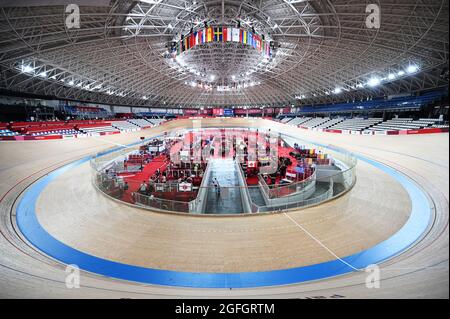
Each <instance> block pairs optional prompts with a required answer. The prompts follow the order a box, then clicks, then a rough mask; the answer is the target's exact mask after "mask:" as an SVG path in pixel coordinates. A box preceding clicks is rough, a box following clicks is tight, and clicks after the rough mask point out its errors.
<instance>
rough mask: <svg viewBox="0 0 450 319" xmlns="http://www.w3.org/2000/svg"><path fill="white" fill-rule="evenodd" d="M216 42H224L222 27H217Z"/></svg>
mask: <svg viewBox="0 0 450 319" xmlns="http://www.w3.org/2000/svg"><path fill="white" fill-rule="evenodd" d="M214 41H215V42H222V27H217V28H216V29H215V31H214Z"/></svg>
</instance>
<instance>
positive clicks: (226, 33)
mask: <svg viewBox="0 0 450 319" xmlns="http://www.w3.org/2000/svg"><path fill="white" fill-rule="evenodd" d="M222 33H223V34H222V41H223V42H227V40H228V28H225V27H224V28H223V31H222Z"/></svg>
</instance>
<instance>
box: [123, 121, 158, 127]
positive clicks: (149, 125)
mask: <svg viewBox="0 0 450 319" xmlns="http://www.w3.org/2000/svg"><path fill="white" fill-rule="evenodd" d="M128 122H130V123H133V124H134V125H137V126H139V127H140V128H147V127H152V126H153V124H152V123H150V122H149V121H147V120H146V119H129V120H128Z"/></svg>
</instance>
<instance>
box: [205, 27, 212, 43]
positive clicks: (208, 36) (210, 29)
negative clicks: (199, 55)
mask: <svg viewBox="0 0 450 319" xmlns="http://www.w3.org/2000/svg"><path fill="white" fill-rule="evenodd" d="M207 32H208V34H207V36H206V42H211V41H213V28H212V27H209V28H208V31H207Z"/></svg>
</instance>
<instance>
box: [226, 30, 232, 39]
mask: <svg viewBox="0 0 450 319" xmlns="http://www.w3.org/2000/svg"><path fill="white" fill-rule="evenodd" d="M231 39H232V29H231V28H227V42H231Z"/></svg>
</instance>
